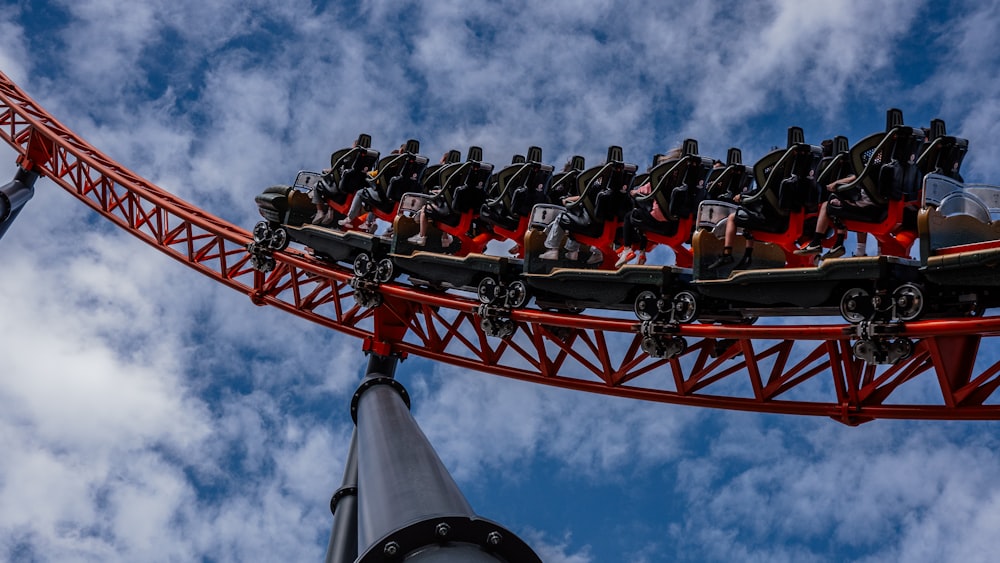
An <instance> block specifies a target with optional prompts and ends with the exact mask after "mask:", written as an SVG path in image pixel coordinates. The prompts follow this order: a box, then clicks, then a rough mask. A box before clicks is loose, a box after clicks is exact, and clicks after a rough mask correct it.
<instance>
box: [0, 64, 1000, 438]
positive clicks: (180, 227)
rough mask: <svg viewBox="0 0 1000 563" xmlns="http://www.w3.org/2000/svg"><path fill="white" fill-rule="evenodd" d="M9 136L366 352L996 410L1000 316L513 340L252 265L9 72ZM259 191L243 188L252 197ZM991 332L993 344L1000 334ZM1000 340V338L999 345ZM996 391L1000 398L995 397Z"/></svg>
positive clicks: (307, 261)
mask: <svg viewBox="0 0 1000 563" xmlns="http://www.w3.org/2000/svg"><path fill="white" fill-rule="evenodd" d="M0 136H2V137H3V139H4V140H5V141H6V142H7V143H8V144H10V145H11V146H12V147H13V148H14V149H15V150H17V151H18V152H19V153H20V154H21V157H20V158H19V160H18V162H19V163H20V164H21V166H22V167H25V168H31V169H34V170H36V171H38V172H39V173H40V174H42V175H44V176H46V177H47V178H49V179H50V180H52V182H54V183H55V184H56V185H58V186H60V187H62V188H63V189H65V190H66V191H67V192H69V193H70V194H72V195H73V196H75V197H76V198H77V199H79V200H80V201H81V202H83V203H85V204H86V205H88V206H89V207H91V208H92V209H93V210H94V211H96V212H97V213H99V214H100V215H102V216H103V217H104V218H106V219H108V220H109V221H111V222H113V223H114V224H116V225H117V226H119V227H121V228H123V229H125V230H127V231H129V232H130V233H132V234H133V235H134V236H136V237H138V238H139V239H140V240H142V241H144V242H146V243H147V244H149V245H151V246H153V247H154V248H156V249H158V250H160V251H161V252H163V253H165V254H167V255H169V256H171V257H173V258H174V259H176V260H178V261H180V262H182V263H184V264H186V265H187V266H189V267H191V268H194V269H196V270H198V271H199V272H201V273H203V274H205V275H206V276H208V277H210V278H212V279H214V280H216V281H218V282H221V283H224V284H226V285H227V286H229V287H231V288H233V289H235V290H236V291H239V292H241V293H245V294H247V295H248V296H249V297H250V298H251V300H252V301H253V302H254V303H255V304H257V305H269V306H273V307H277V308H279V309H282V310H285V311H288V312H290V313H293V314H295V315H298V316H299V317H302V318H304V319H306V320H309V321H312V322H314V323H318V324H320V325H323V326H326V327H329V328H331V329H334V330H337V331H340V332H343V333H345V334H348V335H351V336H355V337H358V338H359V339H362V341H363V343H364V344H363V345H364V348H365V349H366V350H374V351H377V352H379V353H389V352H394V353H399V354H402V355H407V354H413V355H415V356H422V357H425V358H428V359H431V360H435V361H440V362H444V363H448V364H451V365H455V366H459V367H464V368H469V369H473V370H477V371H482V372H487V373H492V374H496V375H502V376H505V377H510V378H514V379H520V380H524V381H530V382H535V383H543V384H546V385H552V386H557V387H563V388H568V389H576V390H582V391H589V392H594V393H603V394H607V395H616V396H621V397H630V398H635V399H642V400H649V401H659V402H663V403H674V404H682V405H690V406H701V407H715V408H726V409H736V410H746V411H758V412H770V413H785V414H798V415H813V416H829V417H832V418H834V419H836V420H838V421H841V422H844V423H846V424H859V423H862V422H866V421H869V420H873V419H877V418H912V419H964V420H997V419H1000V404H992V403H991V399H992V397H993V394H994V392H995V390H996V388H997V387H998V386H1000V350H998V349H997V348H996V346H995V345H996V344H997V343H998V342H1000V340H997V338H996V337H997V336H998V335H1000V317H986V318H963V319H951V320H934V321H922V322H915V323H910V324H909V325H907V326H905V327H903V328H902V331H901V333H900V334H902V335H906V336H908V337H910V338H912V339H913V340H914V341H915V342H916V347H915V351H914V353H913V355H912V356H911V357H910V358H908V359H906V360H904V361H901V362H899V363H897V364H895V365H892V366H872V365H868V364H865V363H864V362H861V361H859V360H856V359H855V358H854V357H853V355H852V354H851V340H852V334H851V332H850V330H851V329H850V327H849V326H846V325H842V324H818V325H807V326H802V325H795V326H787V325H756V326H718V325H690V326H684V327H682V328H681V329H680V332H679V333H678V334H679V335H681V336H684V337H685V338H686V339H687V340H688V341H689V346H688V348H687V350H686V351H685V352H684V353H683V354H681V355H679V356H678V357H675V358H673V359H669V360H666V359H656V358H651V357H649V356H648V355H646V354H645V353H644V352H643V351H642V348H641V346H640V344H641V338H640V336H639V334H638V324H637V323H636V322H635V321H634V320H631V319H629V318H625V317H624V316H620V317H614V316H604V315H603V314H602V315H601V316H598V315H589V314H588V315H575V314H565V313H552V312H543V311H537V310H520V311H515V312H513V314H512V316H511V320H512V321H513V322H514V323H515V326H516V329H515V333H514V335H513V337H511V338H510V339H507V340H500V339H496V338H491V337H488V336H486V335H485V334H484V333H483V332H482V330H481V329H480V323H479V321H480V319H479V316H478V313H477V306H478V302H477V301H476V300H474V299H472V298H466V297H463V296H461V295H456V294H449V293H433V292H429V291H422V290H418V289H414V288H412V287H410V286H407V285H401V284H386V285H383V286H381V287H380V288H379V291H380V292H381V294H382V301H383V302H382V304H381V305H380V306H378V307H375V308H371V309H365V308H361V307H359V306H358V305H357V304H356V303H355V299H354V290H353V289H352V288H351V286H350V283H349V282H350V279H351V276H352V272H351V271H350V270H348V269H346V268H342V267H339V266H336V265H330V264H325V263H321V262H317V261H315V260H313V259H311V258H310V257H309V256H307V255H306V254H304V253H303V252H300V251H297V250H294V249H289V250H286V251H284V252H277V253H275V256H274V257H275V260H276V264H277V265H276V267H275V269H274V270H273V271H271V272H269V273H268V274H266V275H265V274H262V273H260V272H257V271H255V270H254V269H252V268H251V267H250V259H249V255H248V254H247V252H246V245H247V244H248V243H249V242H250V241H251V236H250V234H249V233H248V232H247V231H246V230H245V229H242V228H240V227H238V226H235V225H232V224H230V223H228V222H226V221H223V220H221V219H219V218H217V217H214V216H212V215H211V214H209V213H206V212H205V211H203V210H201V209H198V208H197V207H195V206H193V205H191V204H189V203H187V202H185V201H183V200H180V199H178V198H176V197H174V196H173V195H171V194H170V193H169V192H167V191H165V190H163V189H161V188H159V187H157V186H155V185H153V184H151V183H150V182H148V181H147V180H145V179H143V178H142V177H140V176H138V175H137V174H135V173H133V172H131V171H129V170H128V169H126V168H124V167H123V166H121V165H120V164H118V163H116V162H114V161H113V160H111V159H110V158H108V157H107V156H105V155H104V154H102V153H101V152H100V151H98V150H97V149H95V148H94V147H92V146H91V145H89V144H87V143H86V142H85V141H83V140H82V139H80V138H79V137H77V136H76V135H75V134H74V133H73V132H72V131H70V130H69V129H68V128H67V127H65V126H63V125H62V124H61V123H59V122H58V121H56V120H55V119H54V118H53V117H52V116H50V115H49V114H48V113H46V112H45V111H44V110H43V109H42V108H40V107H39V106H38V105H37V104H36V103H35V102H34V101H33V100H32V99H31V98H29V97H28V96H27V95H26V94H25V93H24V92H23V91H21V89H20V88H18V86H17V85H16V84H14V83H13V82H12V81H11V80H10V79H9V78H8V77H7V76H6V75H3V74H2V73H0ZM252 195H254V194H249V193H248V194H247V197H248V198H250V197H251V196H252ZM990 344H993V346H990ZM990 348H993V351H990V350H989V349H990ZM993 402H996V400H995V399H993Z"/></svg>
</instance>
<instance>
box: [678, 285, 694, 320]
mask: <svg viewBox="0 0 1000 563" xmlns="http://www.w3.org/2000/svg"><path fill="white" fill-rule="evenodd" d="M696 318H698V297H697V296H695V294H694V293H691V292H690V291H681V292H680V293H678V294H677V295H675V296H674V321H676V322H678V323H689V322H691V321H693V320H695V319H696Z"/></svg>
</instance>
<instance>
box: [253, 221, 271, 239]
mask: <svg viewBox="0 0 1000 563" xmlns="http://www.w3.org/2000/svg"><path fill="white" fill-rule="evenodd" d="M269 238H271V227H270V226H269V225H268V224H267V222H266V221H261V222H259V223H257V224H256V225H254V226H253V241H254V242H256V243H258V244H260V243H262V242H264V241H266V240H267V239H269Z"/></svg>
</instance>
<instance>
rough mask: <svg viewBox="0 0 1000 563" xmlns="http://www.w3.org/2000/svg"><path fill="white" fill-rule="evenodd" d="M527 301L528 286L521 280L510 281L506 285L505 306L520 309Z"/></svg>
mask: <svg viewBox="0 0 1000 563" xmlns="http://www.w3.org/2000/svg"><path fill="white" fill-rule="evenodd" d="M527 303H528V286H527V285H525V283H524V282H523V281H521V280H515V281H514V282H511V284H510V286H509V287H507V306H508V307H510V308H511V309H520V308H521V307H524V306H525V305H526V304H527Z"/></svg>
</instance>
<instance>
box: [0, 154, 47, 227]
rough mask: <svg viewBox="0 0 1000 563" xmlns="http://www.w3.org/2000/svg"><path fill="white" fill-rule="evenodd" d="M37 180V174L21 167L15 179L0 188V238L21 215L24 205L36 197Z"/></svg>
mask: <svg viewBox="0 0 1000 563" xmlns="http://www.w3.org/2000/svg"><path fill="white" fill-rule="evenodd" d="M37 179H38V173H37V172H29V171H27V170H25V169H24V168H21V167H20V166H19V167H18V168H17V173H16V174H14V179H13V180H11V181H10V182H7V183H6V184H5V185H4V186H3V187H0V238H3V235H4V234H5V233H6V232H7V229H9V228H10V225H11V223H13V222H14V219H16V218H17V216H18V215H19V214H20V213H21V209H22V208H23V207H24V204H25V203H27V202H28V200H29V199H31V196H33V195H35V187H34V186H35V180H37Z"/></svg>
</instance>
